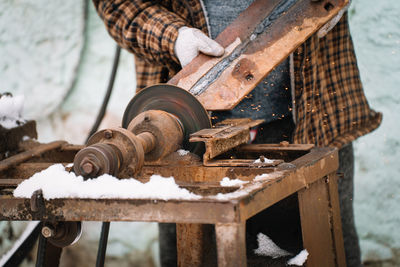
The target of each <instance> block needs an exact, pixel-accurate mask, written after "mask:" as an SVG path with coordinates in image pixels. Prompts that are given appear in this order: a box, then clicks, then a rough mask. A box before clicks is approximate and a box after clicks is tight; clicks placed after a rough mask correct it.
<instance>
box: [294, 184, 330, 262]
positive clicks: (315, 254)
mask: <svg viewBox="0 0 400 267" xmlns="http://www.w3.org/2000/svg"><path fill="white" fill-rule="evenodd" d="M298 198H299V210H300V219H301V230H302V235H303V245H304V248H305V249H307V251H308V253H309V256H308V258H307V262H306V264H307V266H308V267H314V266H315V267H320V266H336V265H337V264H336V261H335V255H334V251H335V248H334V244H333V240H332V229H331V219H332V218H331V212H330V199H329V190H328V184H327V183H326V181H325V179H320V180H318V181H316V182H314V183H312V184H310V185H309V187H308V188H306V189H304V190H301V191H299V193H298Z"/></svg>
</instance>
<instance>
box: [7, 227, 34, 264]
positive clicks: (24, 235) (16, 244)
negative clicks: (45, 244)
mask: <svg viewBox="0 0 400 267" xmlns="http://www.w3.org/2000/svg"><path fill="white" fill-rule="evenodd" d="M38 224H39V222H30V223H29V224H28V226H27V227H26V228H25V230H24V232H23V233H22V234H21V235H20V237H19V238H18V239H17V240H16V241H15V242H14V244H13V246H12V248H11V249H10V250H8V251H7V253H5V254H3V256H2V257H1V259H0V266H4V264H5V263H6V262H7V261H8V259H9V258H10V257H11V256H12V255H13V254H14V252H15V251H16V250H17V249H18V248H19V246H20V245H21V244H22V242H24V241H25V239H26V238H27V237H28V236H29V235H30V234H31V233H32V231H33V229H35V227H36V226H37V225H38Z"/></svg>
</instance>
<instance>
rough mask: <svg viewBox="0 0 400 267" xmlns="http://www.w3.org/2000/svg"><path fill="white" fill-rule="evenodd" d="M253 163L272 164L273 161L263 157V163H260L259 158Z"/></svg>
mask: <svg viewBox="0 0 400 267" xmlns="http://www.w3.org/2000/svg"><path fill="white" fill-rule="evenodd" d="M254 163H267V164H268V163H274V160H272V159H267V158H266V157H264V161H261V159H260V158H258V159H256V160H255V161H254Z"/></svg>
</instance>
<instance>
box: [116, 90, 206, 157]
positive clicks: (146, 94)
mask: <svg viewBox="0 0 400 267" xmlns="http://www.w3.org/2000/svg"><path fill="white" fill-rule="evenodd" d="M147 110H163V111H166V112H169V113H171V114H173V115H175V116H176V117H177V118H179V120H180V122H181V123H182V125H183V128H184V140H183V148H184V149H186V150H189V151H190V152H193V153H196V154H202V153H203V152H204V148H203V147H204V145H203V144H202V143H189V135H190V134H192V133H194V132H197V131H199V130H201V129H204V128H211V121H210V117H209V116H208V113H207V111H206V110H205V109H204V107H203V105H202V104H201V103H200V102H199V101H198V100H197V98H196V97H194V96H193V95H192V94H191V93H189V92H187V91H186V90H184V89H181V88H179V87H176V86H173V85H169V84H158V85H153V86H150V87H147V88H145V89H143V90H142V91H140V92H139V93H138V94H137V95H136V96H135V97H134V98H133V99H132V100H131V101H130V102H129V104H128V106H127V107H126V109H125V113H124V117H123V119H122V127H124V128H127V127H128V125H129V122H130V121H131V120H132V119H133V118H135V117H136V116H137V115H139V114H140V113H141V112H143V111H147Z"/></svg>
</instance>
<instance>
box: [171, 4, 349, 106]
mask: <svg viewBox="0 0 400 267" xmlns="http://www.w3.org/2000/svg"><path fill="white" fill-rule="evenodd" d="M348 2H349V0H329V1H328V0H324V1H323V0H321V1H310V0H298V1H295V0H290V1H278V0H271V1H264V0H256V1H254V3H253V4H252V5H250V6H249V8H248V9H246V10H245V11H244V12H243V13H242V14H240V16H239V17H238V18H237V19H236V20H235V21H234V22H233V23H232V24H231V25H230V26H228V28H227V29H225V30H224V31H223V32H222V33H221V34H220V35H219V36H218V37H217V38H216V40H217V41H218V42H219V43H220V44H221V45H222V46H224V47H225V48H226V53H225V55H224V56H223V58H210V57H207V56H205V55H200V56H199V57H197V58H196V59H195V60H193V61H192V62H191V63H190V64H188V65H187V66H186V67H185V68H184V69H183V70H182V71H181V72H179V73H178V74H177V75H175V76H174V77H173V78H172V79H171V80H170V81H169V82H168V83H170V84H174V85H177V86H179V87H182V88H184V89H186V90H188V91H189V92H191V93H192V94H194V95H195V96H196V97H197V99H198V100H199V101H200V102H201V103H202V104H203V105H204V107H205V108H206V109H207V110H229V109H232V108H233V107H235V106H236V105H237V104H238V103H239V102H240V101H241V100H242V99H243V98H244V97H245V96H246V95H247V94H248V93H249V92H251V90H252V89H253V88H254V87H255V86H256V85H257V84H258V83H259V82H260V81H262V79H264V78H265V77H266V76H267V75H268V73H269V72H270V71H271V70H273V69H274V68H275V67H276V66H277V65H278V64H280V63H281V62H282V61H283V60H285V59H286V58H287V57H288V55H289V54H290V53H291V52H293V51H294V50H295V49H296V48H297V47H298V46H299V45H301V44H302V43H303V42H304V41H305V40H307V39H308V38H309V37H310V36H311V35H312V34H313V33H315V32H316V31H317V30H318V29H320V28H321V27H322V26H323V25H324V24H325V23H327V22H328V21H329V20H330V19H332V18H333V17H334V16H335V15H336V14H337V13H338V12H339V11H340V10H341V9H342V8H343V7H345V6H346V5H347V4H348ZM283 8H286V9H285V10H286V11H285V12H283V11H282V10H283Z"/></svg>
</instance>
